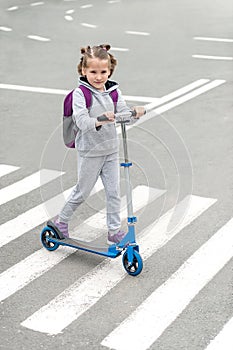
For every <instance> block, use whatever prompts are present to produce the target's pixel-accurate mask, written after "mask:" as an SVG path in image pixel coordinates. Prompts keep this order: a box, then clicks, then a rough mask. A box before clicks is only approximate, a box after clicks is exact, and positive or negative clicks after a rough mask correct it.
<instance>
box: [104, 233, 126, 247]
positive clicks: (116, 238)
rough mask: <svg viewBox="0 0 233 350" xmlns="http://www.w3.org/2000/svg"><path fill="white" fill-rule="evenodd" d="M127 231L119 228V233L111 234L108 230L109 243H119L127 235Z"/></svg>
mask: <svg viewBox="0 0 233 350" xmlns="http://www.w3.org/2000/svg"><path fill="white" fill-rule="evenodd" d="M126 234H127V233H126V232H125V231H121V230H119V231H118V232H117V233H115V234H114V235H110V233H109V232H108V241H107V242H108V244H116V243H119V242H120V241H121V240H122V239H123V238H124V237H125V236H126Z"/></svg>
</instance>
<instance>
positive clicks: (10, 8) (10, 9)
mask: <svg viewBox="0 0 233 350" xmlns="http://www.w3.org/2000/svg"><path fill="white" fill-rule="evenodd" d="M18 9H19V6H11V7H9V8H8V9H7V11H16V10H18Z"/></svg>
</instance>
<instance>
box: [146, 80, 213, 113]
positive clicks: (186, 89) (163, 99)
mask: <svg viewBox="0 0 233 350" xmlns="http://www.w3.org/2000/svg"><path fill="white" fill-rule="evenodd" d="M208 82H209V79H199V80H196V81H194V82H193V83H191V84H188V85H186V86H184V87H182V88H180V89H178V90H175V91H173V92H171V93H170V94H168V95H165V96H163V97H161V98H159V99H158V100H157V101H152V103H150V104H148V105H147V106H146V108H147V109H148V110H150V109H152V108H154V107H157V106H159V105H162V104H164V103H165V102H168V101H171V100H173V99H175V98H177V97H179V96H181V95H184V94H186V93H187V92H190V91H192V90H194V89H196V88H198V87H199V86H201V85H204V84H206V83H208Z"/></svg>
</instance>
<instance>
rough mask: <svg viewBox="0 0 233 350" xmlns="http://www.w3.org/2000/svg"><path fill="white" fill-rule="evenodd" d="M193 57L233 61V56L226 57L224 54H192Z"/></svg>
mask: <svg viewBox="0 0 233 350" xmlns="http://www.w3.org/2000/svg"><path fill="white" fill-rule="evenodd" d="M192 57H193V58H202V59H205V60H223V61H232V60H233V57H224V56H207V55H192Z"/></svg>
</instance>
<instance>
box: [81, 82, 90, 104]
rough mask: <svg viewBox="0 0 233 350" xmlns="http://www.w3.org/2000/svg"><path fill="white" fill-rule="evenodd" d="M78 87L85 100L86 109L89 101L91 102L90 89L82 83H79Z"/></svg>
mask: <svg viewBox="0 0 233 350" xmlns="http://www.w3.org/2000/svg"><path fill="white" fill-rule="evenodd" d="M79 89H80V90H82V92H83V95H84V97H85V100H86V107H87V109H89V108H90V107H91V103H92V94H91V91H90V90H89V89H88V88H87V87H86V86H84V85H80V86H79Z"/></svg>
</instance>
